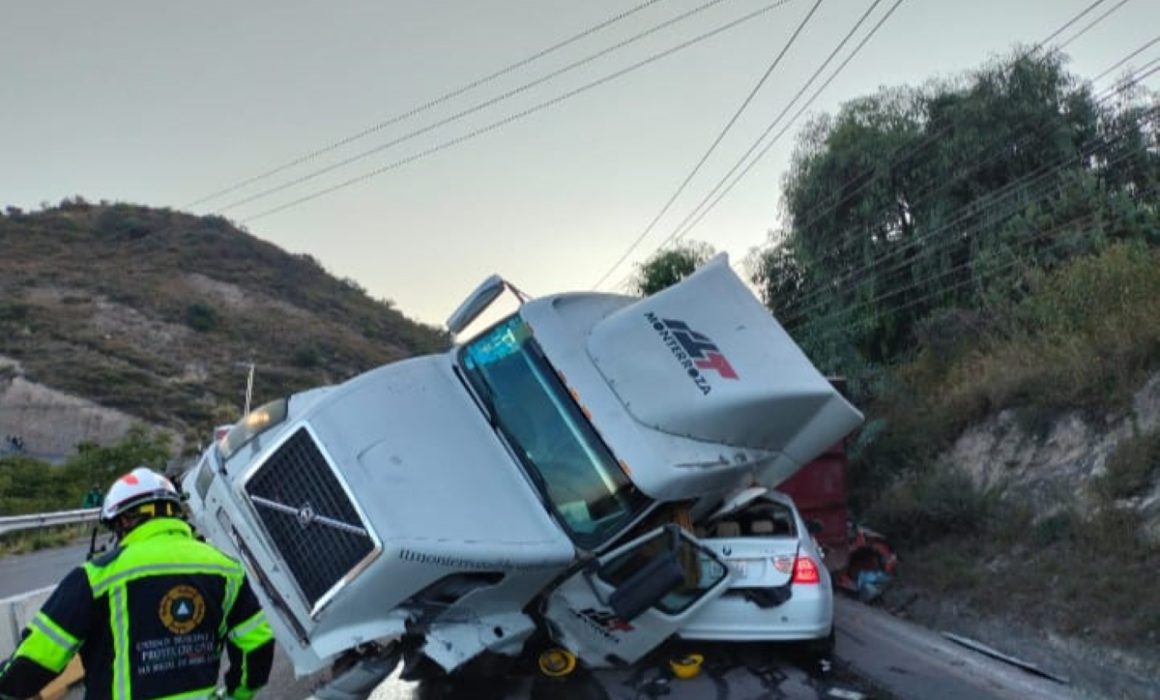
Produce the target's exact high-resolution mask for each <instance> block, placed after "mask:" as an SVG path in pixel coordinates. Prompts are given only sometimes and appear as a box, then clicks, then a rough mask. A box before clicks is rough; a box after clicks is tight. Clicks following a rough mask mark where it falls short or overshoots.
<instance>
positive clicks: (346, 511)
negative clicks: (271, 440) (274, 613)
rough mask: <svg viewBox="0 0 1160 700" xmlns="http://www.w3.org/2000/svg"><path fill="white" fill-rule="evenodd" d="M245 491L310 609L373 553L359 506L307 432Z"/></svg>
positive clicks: (270, 461)
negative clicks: (359, 513)
mask: <svg viewBox="0 0 1160 700" xmlns="http://www.w3.org/2000/svg"><path fill="white" fill-rule="evenodd" d="M245 490H246V494H247V495H248V496H249V497H250V501H251V502H252V503H253V504H254V507H255V510H256V511H257V513H258V517H259V518H261V520H262V525H264V526H265V528H266V532H267V534H268V535H269V537H270V539H271V540H272V541H273V543H274V546H275V547H276V548H277V550H278V552H279V553H280V554H281V555H282V559H283V560H285V562H286V565H287V566H288V567H289V568H290V573H291V574H292V575H293V576H294V579H295V580H296V581H297V582H298V587H299V588H300V589H301V590H302V593H303V595H305V596H306V598H307V600H308V601H309V603H310V605H311V606H314V605H315V604H317V603H318V601H319V600H320V599H321V598H322V597H323V596H324V595H326V593H327V591H329V590H330V589H331V588H333V587H334V585H335V584H336V583H338V582H339V581H340V580H341V579H342V577H343V576H345V575H346V574H347V572H349V571H350V570H351V569H353V568H355V567H356V566H357V565H358V564H359V562H361V561H362V560H363V559H364V558H366V556H367V555H369V554H370V553H371V552H372V551H374V547H375V543H374V541H373V540H372V538H371V536H370V533H368V532H367V529H366V526H365V524H364V523H363V522H362V520H361V519H360V518H359V516H358V512H357V511H356V510H355V507H354V504H353V503H351V502H350V499H348V498H347V495H346V491H345V490H343V488H342V484H340V483H339V481H338V478H337V477H336V476H335V475H334V472H333V471H332V470H331V468H330V464H329V463H328V462H327V460H326V458H325V457H324V456H323V455H322V452H321V451H320V450H319V449H318V445H316V444H315V442H314V439H313V438H312V437H311V435H310V433H309V432H308V431H307V430H306V428H299V429H298V430H297V431H296V432H295V433H294V434H293V435H292V436H291V437H290V439H288V440H287V441H286V442H284V443H282V446H281V447H279V448H278V449H277V451H275V452H274V454H272V455H271V456H270V458H269V459H267V460H266V462H265V464H263V465H262V466H261V467H259V468H258V470H257V471H256V472H255V473H254V474H253V476H251V477H250V479H249V481H247V482H246V486H245Z"/></svg>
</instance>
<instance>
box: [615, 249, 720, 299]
mask: <svg viewBox="0 0 1160 700" xmlns="http://www.w3.org/2000/svg"><path fill="white" fill-rule="evenodd" d="M714 252H715V251H714V250H713V247H712V246H710V245H709V244H708V243H701V242H690V243H684V244H682V245H679V246H677V247H675V248H670V249H668V250H661V251H658V252H656V253H655V254H654V255H653V256H652V257H650V258H649V259H648V260H646V261H644V262H643V263H640V264H639V265H637V269H636V274H635V275H634V276H633V279H632V289H633V291H634V292H635V293H637V294H639V295H641V296H648V295H650V294H655V293H657V292H659V291H661V290H662V289H664V288H666V287H669V286H672V285H674V284H676V283H677V282H680V281H681V280H683V279H684V278H686V277H688V276H689V275H691V274H693V271H694V270H696V269H697V268H698V267H700V266H701V265H703V264H705V263H706V262H708V261H709V258H711V257H713V255H714Z"/></svg>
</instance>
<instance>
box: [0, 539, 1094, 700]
mask: <svg viewBox="0 0 1160 700" xmlns="http://www.w3.org/2000/svg"><path fill="white" fill-rule="evenodd" d="M87 548H88V544H87V543H84V544H77V545H72V546H69V547H64V548H61V549H55V550H44V551H41V552H35V553H33V554H27V555H20V556H15V557H6V558H4V559H2V560H0V571H3V572H4V573H3V576H2V577H0V597H6V596H9V595H14V594H17V593H21V592H24V591H29V590H35V589H37V588H43V587H44V586H48V585H52V584H53V583H56V582H57V581H58V580H60V578H61V577H63V576H64V574H66V573H67V572H68V570H69V569H71V568H72V567H73V566H76V565H77V564H78V563H80V562H81V561H83V559H84V556H85V553H86V552H87ZM835 618H836V624H837V633H838V644H837V652H836V655H835V659H834V663H833V664H832V665H831V666H830V667H829V668H828V669H822V668H820V667H818V666H816V665H814V664H811V663H807V661H806V660H804V659H801V658H795V657H794V656H793V655H792V654H790V653H788V650H786V649H784V648H781V647H773V646H764V645H754V644H712V645H709V644H702V645H699V646H697V647H695V650H696V651H698V652H700V653H702V654H704V655H705V657H706V661H705V666H704V671H703V673H702V674H701V675H700V676H699V677H698V678H695V679H692V680H687V681H686V680H677V679H673V678H671V676H670V674H669V672H668V670H667V664H666V659H667V658H668V656H669V654H670V653H672V652H673V651H674V650H672V649H666V650H662V651H661V652H658V654H656V655H654V657H653V658H652V659H651V660H647V661H646V662H645V663H641V664H638V665H637V666H636V667H634V668H633V669H629V670H608V671H599V672H596V673H592V674H577V675H575V676H572V677H570V678H569V679H567V680H564V681H557V680H550V679H542V678H537V677H535V676H534V675H532V674H526V675H522V676H518V677H513V678H507V679H501V680H496V681H491V682H488V683H480V682H472V683H461V684H446V683H428V684H416V683H408V682H404V681H400V680H398V679H397V678H391V679H388V680H387V681H386V682H385V683H384V684H383V685H382V686H381V687H380V688H379V689H378V690H376V691H375V694H374V695H373V696H372V697H373V699H374V700H435V699H438V700H443V699H446V700H459V699H466V698H482V699H484V700H487V699H490V698H495V699H496V700H499V699H500V698H520V699H523V698H527V699H537V700H538V699H539V698H560V699H561V700H573V699H576V700H579V699H581V698H583V699H589V698H592V699H596V698H599V699H602V700H603V699H608V700H621V699H622V698H623V699H625V700H648V699H650V698H658V697H661V696H664V697H666V698H669V699H670V700H693V699H694V698H695V699H698V700H699V699H701V698H706V699H709V698H717V699H720V700H727V699H729V700H737V699H740V700H749V699H751V698H752V699H756V698H785V699H787V700H797V699H805V700H815V699H819V700H820V699H822V698H825V699H826V700H832V699H833V698H838V699H839V700H842V699H851V700H857V699H858V698H876V699H879V700H891V699H898V700H912V699H913V700H930V699H931V698H936V699H937V700H967V699H969V700H980V699H982V700H986V699H989V698H991V699H995V700H1015V699H1017V698H1018V699H1019V700H1048V699H1051V700H1067V699H1069V698H1079V697H1081V696H1080V695H1078V694H1076V693H1075V692H1074V691H1072V689H1071V688H1069V687H1068V686H1066V685H1063V684H1060V683H1058V682H1055V681H1052V680H1048V679H1045V678H1041V677H1038V676H1035V675H1032V674H1030V673H1028V672H1026V671H1023V670H1021V669H1018V668H1016V667H1014V666H1011V665H1009V664H1006V663H1003V662H1000V661H996V660H994V659H991V658H990V657H987V656H985V655H983V654H980V653H978V652H974V651H971V650H969V649H965V648H963V647H961V646H959V645H957V644H953V643H952V642H950V641H948V640H946V639H945V638H943V637H942V636H941V635H940V634H938V633H937V632H935V631H932V630H928V629H925V628H923V627H919V626H918V625H914V624H911V623H909V622H906V621H905V620H900V619H898V618H895V617H893V616H891V615H889V614H888V613H886V612H885V611H882V610H880V609H878V608H872V607H867V606H864V605H861V604H860V603H856V602H853V601H850V600H846V599H839V600H838V601H837V606H836V612H835ZM1049 670H1054V671H1056V672H1062V673H1063V675H1066V669H1063V670H1060V669H1049ZM318 681H319V679H318V677H306V678H302V679H295V678H294V674H293V671H292V669H291V668H290V664H289V662H288V660H287V659H286V657H285V656H283V655H282V654H281V653H279V654H278V656H277V658H276V660H275V670H274V675H273V678H272V681H271V685H270V687H269V689H267V690H266V691H264V692H263V693H262V696H263V697H269V698H278V699H279V700H292V699H298V698H305V697H307V696H308V695H309V694H310V691H311V689H312V688H314V687H315V685H316V684H317V683H318ZM80 697H81V694H80V693H78V692H76V691H75V690H74V692H73V694H70V696H69V698H70V700H78V699H79V698H80Z"/></svg>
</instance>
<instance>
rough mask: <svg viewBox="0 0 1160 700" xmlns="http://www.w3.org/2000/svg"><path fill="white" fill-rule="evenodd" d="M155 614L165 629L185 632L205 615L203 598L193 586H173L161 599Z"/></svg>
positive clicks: (192, 627)
mask: <svg viewBox="0 0 1160 700" xmlns="http://www.w3.org/2000/svg"><path fill="white" fill-rule="evenodd" d="M157 614H158V616H160V617H161V624H163V625H165V628H166V629H167V630H169V631H170V632H172V633H174V634H187V633H189V632H191V631H193V629H194V628H195V627H197V626H198V625H199V624H201V621H202V618H204V617H205V598H202V597H201V592H200V591H198V590H197V589H196V588H194V587H193V586H174V587H173V588H170V589H169V592H168V593H166V594H165V597H164V598H162V599H161V607H160V608H158V610H157Z"/></svg>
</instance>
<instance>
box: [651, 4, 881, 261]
mask: <svg viewBox="0 0 1160 700" xmlns="http://www.w3.org/2000/svg"><path fill="white" fill-rule="evenodd" d="M879 2H881V0H875V2H874V4H873V5H871V6H870V9H868V10H867V11H866V12H865V14H863V15H862V17H861V18H859V20H858V22H857V23H856V24H855V25H854V27H853V28H852V29H851V30H850V32H849V33H848V34H846V36H845V37H844V38H843V39H842V41H841V42H840V43H839V44H838V46H836V47H835V48H834V50H833V51H832V52H831V53H830V55H829V57H827V58H826V60H825V61H824V62H823V63H822V65H821V66H819V67H818V69H817V70H816V71H814V74H813V75H812V76H810V78H809V80H807V81H806V83H805V84H804V85H802V88H801V90H799V91H798V93H797V94H796V95H794V97H793V99H792V100H790V101H789V103H787V104H786V106H785V109H783V110H782V111H781V113H780V114H778V115H777V117H776V118H775V119H774V120H773V121H772V122H770V124H769V126H768V127H766V129H765V131H763V132H762V133H761V135H760V136H758V137H757V139H756V140H755V141H754V142H753V145H752V146H750V147H749V150H747V151H746V152H745V153H744V154H742V156H741V158H739V159H738V160H737V162H736V163H735V164H734V165H733V167H732V168H730V170H729V172H727V173H725V175H724V177H722V178H721V179H720V180H719V181H718V182H717V184H716V186H714V187H713V189H712V190H710V191H709V193H708V194H707V195H705V197H704V198H703V199H702V200H701V201H700V203H698V204H697V206H696V207H694V208H693V209H692V211H690V212H689V214H688V215H687V216H686V217H685V218H684V220H682V221H681V223H679V224H677V227H676V228H674V229H673V232H672V233H671V234H669V237H668V238H666V239H665V240H663V241H661V243H660V245H659V246H657V249H658V250H659V249H660V248H662V247H664V246H665V245H668V244H669V242H671V241H676V240H679V239H680V238H682V237H684V236H685V235H686V234H688V232H689V231H691V230H692V229H693V228H694V227H695V226H696V225H697V224H698V223H700V221H701V219H703V218H704V217H705V215H707V214H708V213H709V211H710V210H712V209H713V207H715V206H717V203H718V202H720V201H721V199H722V198H724V197H725V195H727V194H729V191H730V190H732V189H733V187H734V186H735V185H736V184H737V183H738V182H740V181H741V180H742V179H743V178H744V177H745V176H746V175H747V174H748V173H749V171H750V170H752V169H753V166H754V165H756V164H757V163H758V161H760V160H761V159H762V158H763V157H764V156H765V154H766V153H768V152H769V149H770V148H772V147H773V145H774V144H775V143H777V141H778V140H779V139H780V138H781V137H782V135H783V134H785V132H786V131H788V130H789V128H790V127H791V126H792V125H793V123H794V122H795V121H797V118H798V117H800V116H801V115H802V114H803V113H804V112H805V110H807V109H809V107H810V105H811V104H813V103H814V101H815V100H816V99H817V98H818V96H819V95H821V94H822V92H823V91H824V90H825V89H826V88H827V87H829V85H830V83H831V82H833V80H834V79H835V78H837V77H838V74H840V73H841V72H842V70H843V69H845V67H846V66H847V65H848V64H849V63H850V61H851V60H853V59H854V57H855V56H857V55H858V53H859V52H860V51H861V50H862V48H863V47H864V46H865V45H866V44H867V42H869V41H870V39H871V38H872V37H873V36H874V35H875V34H876V33H877V32H878V30H879V29H881V28H882V25H883V24H885V23H886V20H888V19H890V16H891V15H892V14H894V11H895V10H896V9H898V6H899V5H901V4H902V0H896V1H895V3H894V4H893V5H892V6H891V7H890V8H889V9H888V10H887V11H886V14H884V15H883V16H882V17H881V18H880V19H879V20H878V22H877V23H876V24H875V25H874V26H873V27H872V28H871V29H870V31H869V32H867V33H866V36H864V37H862V40H861V41H860V42H859V43H858V45H857V46H855V47H854V50H853V51H851V52H850V54H849V55H848V56H847V57H846V58H845V60H843V61H842V63H840V64H839V65H838V67H837V68H836V69H834V71H833V72H832V73H831V74H830V77H828V78H827V79H826V80H825V82H824V83H822V85H821V86H820V87H819V88H818V89H817V90H815V91H814V94H813V95H811V96H810V98H809V99H808V100H806V102H805V104H803V105H802V106H801V108H800V109H799V110H798V111H797V113H795V114H794V116H793V117H792V118H791V119H790V120H789V121H788V122H787V123H786V125H785V126H784V127H782V129H781V131H779V132H778V133H777V134H776V135H775V136H774V137H773V139H771V140H770V141H769V143H767V144H766V145H765V147H764V148H762V150H761V152H759V153H758V154H757V156H756V157H755V158H754V159H753V160H751V161H750V162H749V164H748V165H746V166H745V168H744V169H743V170H742V171H741V173H740V174H739V175H738V176H737V177H736V178H735V179H734V180H733V182H731V183H729V185H728V186H727V187H725V189H724V190H723V191H721V193H720V195H719V196H717V198H716V199H714V200H713V202H712V204H710V205H709V206H708V207H707V208H705V209H704V210H702V211H700V213H699V214H698V210H701V208H702V207H704V206H705V203H706V202H708V201H709V199H711V198H712V197H713V196H714V195H715V194H717V192H718V190H721V188H722V186H723V185H724V184H725V182H726V181H727V180H728V179H729V178H730V177H731V176H732V175H733V173H734V172H736V171H737V169H738V168H739V167H741V164H742V163H744V162H745V160H746V159H747V158H748V157H749V156H750V155H751V154H752V153H753V151H754V150H756V149H757V147H758V146H759V145H761V142H762V141H763V140H764V139H765V137H766V136H768V135H769V132H770V131H772V130H773V128H774V127H775V126H777V123H778V122H779V121H781V118H782V117H783V116H785V113H786V112H787V111H788V110H789V109H790V108H791V107H792V106H793V104H794V102H796V101H797V99H798V98H799V97H801V95H802V93H803V92H805V90H807V89H808V88H809V86H810V85H811V84H813V82H814V80H815V79H817V77H818V76H819V75H820V74H821V72H822V71H823V70H825V68H826V66H827V65H829V63H830V61H831V60H832V59H833V58H834V56H835V55H836V54H837V53H838V52H839V51H840V50H841V49H842V47H843V46H845V44H846V42H847V41H848V40H849V39H850V37H851V36H853V34H854V33H855V32H856V31H857V30H858V28H859V27H861V26H862V23H863V22H864V21H865V19H866V17H867V16H869V14H870V13H871V12H872V11H873V10H874V8H875V7H877V6H878V4H879ZM694 216H696V220H695V221H693V222H692V223H691V224H690V223H689V222H690V220H691V219H693V217H694ZM686 225H687V227H686ZM682 229H683V230H682Z"/></svg>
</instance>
